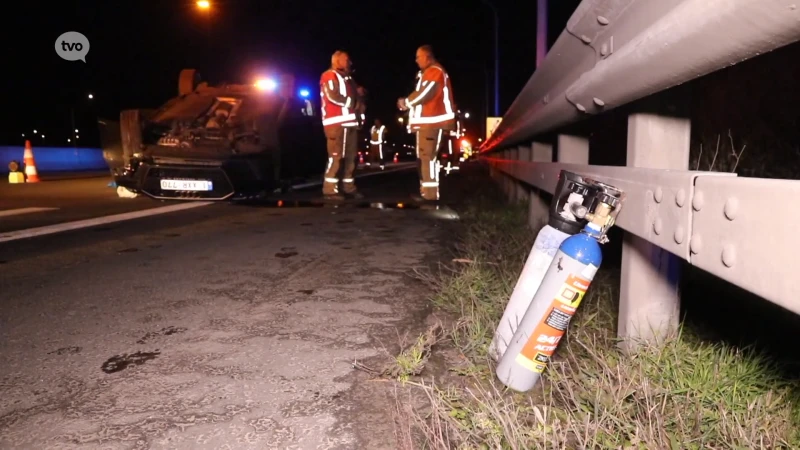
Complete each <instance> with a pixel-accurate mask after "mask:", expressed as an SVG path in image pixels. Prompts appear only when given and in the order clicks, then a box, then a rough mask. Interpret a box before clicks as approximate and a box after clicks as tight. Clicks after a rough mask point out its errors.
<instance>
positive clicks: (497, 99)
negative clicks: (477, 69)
mask: <svg viewBox="0 0 800 450" xmlns="http://www.w3.org/2000/svg"><path fill="white" fill-rule="evenodd" d="M482 1H483V3H485V4H486V5H487V6H489V8H491V10H492V14H494V116H495V117H500V38H499V36H500V19H499V17H498V15H497V8H495V7H494V5H493V4H492V3H491V2H489V0H482Z"/></svg>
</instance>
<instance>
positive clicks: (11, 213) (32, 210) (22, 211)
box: [0, 208, 58, 217]
mask: <svg viewBox="0 0 800 450" xmlns="http://www.w3.org/2000/svg"><path fill="white" fill-rule="evenodd" d="M56 209H58V208H17V209H7V210H5V211H0V217H8V216H17V215H20V214H30V213H35V212H41V211H54V210H56Z"/></svg>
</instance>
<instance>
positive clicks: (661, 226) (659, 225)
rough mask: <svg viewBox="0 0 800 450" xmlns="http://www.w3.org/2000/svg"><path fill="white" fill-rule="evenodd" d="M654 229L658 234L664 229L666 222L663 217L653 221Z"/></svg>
mask: <svg viewBox="0 0 800 450" xmlns="http://www.w3.org/2000/svg"><path fill="white" fill-rule="evenodd" d="M653 231H655V232H656V234H658V235H660V234H661V232H662V231H664V222H663V221H662V220H661V219H656V221H655V222H653Z"/></svg>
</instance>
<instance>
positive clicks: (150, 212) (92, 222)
mask: <svg viewBox="0 0 800 450" xmlns="http://www.w3.org/2000/svg"><path fill="white" fill-rule="evenodd" d="M401 164H408V165H407V166H406V165H403V166H402V167H400V165H401ZM411 167H414V163H400V164H398V167H395V168H393V169H390V170H382V171H380V172H374V173H363V174H359V175H356V176H355V178H365V177H370V176H374V175H382V174H386V173H392V172H399V171H401V170H407V169H409V168H411ZM321 184H322V181H319V182H311V183H305V184H297V185H294V186H292V188H294V189H302V188H304V187H311V186H317V185H321ZM214 203H219V202H208V201H199V202H192V203H181V204H177V205H170V206H164V207H161V208H151V209H145V210H143V211H133V212H129V213H123V214H114V215H111V216H105V217H95V218H92V219H85V220H76V221H74V222H65V223H57V224H54V225H46V226H43V227H37V228H28V229H26V230H17V231H9V232H7V233H0V242H9V241H16V240H18V239H27V238H32V237H36V236H44V235H47V234H54V233H61V232H64V231H72V230H79V229H81V228H88V227H95V226H97V225H104V224H107V223H114V222H122V221H125V220H132V219H139V218H141V217H148V216H155V215H158V214H165V213H169V212H174V211H183V210H186V209H192V208H197V207H200V206H206V205H212V204H214ZM54 209H58V208H21V209H12V210H8V211H0V216H4V215H6V216H10V215H15V214H25V213H30V212H37V211H45V210H54Z"/></svg>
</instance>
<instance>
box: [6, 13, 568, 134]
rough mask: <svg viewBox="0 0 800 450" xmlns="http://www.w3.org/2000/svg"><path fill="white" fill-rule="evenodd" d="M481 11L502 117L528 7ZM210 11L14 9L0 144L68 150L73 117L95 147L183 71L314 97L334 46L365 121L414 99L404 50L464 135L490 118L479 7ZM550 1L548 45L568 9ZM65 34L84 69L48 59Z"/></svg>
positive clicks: (527, 42) (515, 83)
mask: <svg viewBox="0 0 800 450" xmlns="http://www.w3.org/2000/svg"><path fill="white" fill-rule="evenodd" d="M492 2H493V4H494V5H495V7H496V9H497V11H498V15H499V19H500V79H501V92H500V107H501V113H502V112H503V111H505V109H507V108H508V107H509V106H510V105H511V103H512V102H513V100H514V98H515V97H516V95H517V94H518V93H519V91H520V90H521V89H522V87H523V85H524V84H525V83H526V82H527V81H528V79H529V78H530V76H531V74H532V73H533V71H534V69H535V54H536V46H535V44H536V36H535V33H536V31H535V28H536V2H535V1H533V0H528V1H525V2H520V1H513V0H492ZM211 3H212V7H211V10H210V11H207V12H203V11H201V10H199V9H198V8H197V6H196V4H195V1H194V0H172V1H168V0H164V1H160V0H128V1H108V0H106V1H88V0H86V1H79V0H66V1H62V2H52V3H51V2H44V1H28V2H15V4H14V9H15V13H14V14H13V15H10V16H6V17H7V20H13V21H14V22H17V23H19V24H20V26H23V27H26V28H22V29H27V32H26V33H22V34H21V33H19V32H14V34H13V35H11V34H10V33H11V31H10V29H9V28H8V27H6V29H5V32H4V34H5V35H6V36H4V39H6V42H15V43H16V44H15V45H13V46H10V47H9V46H7V48H10V52H11V55H10V58H9V57H8V56H7V57H6V61H7V62H10V63H11V64H12V65H13V67H6V70H4V71H3V72H4V75H3V76H4V78H5V79H6V82H5V83H3V84H4V86H3V90H4V92H3V99H4V104H5V105H6V106H7V107H9V108H10V109H6V114H4V115H3V116H4V118H5V121H4V122H5V123H4V125H3V126H2V127H0V128H2V129H1V130H0V132H2V134H0V138H1V139H2V140H1V141H0V144H2V145H21V144H22V143H23V142H24V141H23V139H24V138H22V133H26V136H27V137H28V138H30V137H31V136H32V131H33V129H34V128H35V129H37V130H38V131H39V133H40V134H42V133H44V134H45V136H46V138H45V141H44V142H42V141H41V138H38V137H37V138H34V139H33V140H32V141H33V143H34V145H39V146H42V145H47V146H71V145H72V144H68V143H67V141H66V140H67V138H68V137H70V134H71V133H70V130H71V128H72V126H71V117H70V111H71V110H74V116H75V121H76V127H77V128H78V129H85V130H87V133H86V134H84V135H83V136H81V138H82V140H81V142H80V145H82V146H90V145H92V146H93V145H97V143H96V142H92V141H95V139H96V129H97V126H96V119H97V118H98V117H101V118H111V119H115V120H116V118H118V117H119V111H120V110H121V109H127V108H155V107H158V106H160V105H161V104H163V103H164V102H165V101H166V100H167V99H169V98H170V97H172V96H175V95H177V84H178V73H179V72H180V70H181V69H183V68H187V67H191V68H196V69H198V70H199V72H200V74H201V76H202V77H203V79H204V80H207V81H209V82H210V83H212V84H213V83H218V82H232V83H251V82H252V81H253V80H255V78H256V77H258V76H259V75H260V74H263V73H268V72H269V71H270V70H271V69H277V70H283V71H289V72H292V73H294V74H295V76H296V77H297V79H298V81H299V82H298V87H300V86H303V87H308V88H310V89H311V90H312V92H313V93H314V94H315V98H318V97H316V92H317V89H318V88H317V84H318V80H319V76H320V74H321V73H322V71H324V70H325V69H327V68H328V66H329V64H330V55H331V54H332V53H333V51H335V50H336V49H339V48H341V49H345V50H347V51H348V52H350V54H351V58H352V59H353V61H354V63H355V69H356V73H355V74H354V78H356V80H357V81H358V82H359V83H360V84H362V85H363V86H365V87H366V88H367V89H368V90H369V92H370V104H369V109H368V111H367V114H368V117H369V119H370V120H371V119H372V118H375V117H377V118H381V119H382V120H383V121H384V122H385V123H387V125H391V126H397V125H398V124H397V122H396V114H397V111H396V109H395V106H394V103H395V100H396V99H397V97H400V96H404V95H406V94H408V93H409V92H410V90H411V89H412V86H413V82H414V76H415V74H416V71H417V70H418V69H417V67H416V65H415V63H414V52H415V49H416V48H417V47H418V46H419V45H421V44H426V43H427V44H431V45H433V46H434V49H435V50H436V53H437V56H438V57H439V60H440V61H441V62H442V64H443V65H444V66H445V67H446V68H447V69H448V71H449V72H450V75H451V77H452V82H453V89H454V92H455V97H456V102H457V104H458V106H459V108H460V109H461V110H462V111H469V112H470V113H471V119H472V120H471V122H472V123H468V124H467V125H466V126H467V128H468V129H470V128H471V130H469V131H470V132H477V133H480V132H481V131H482V129H483V123H484V121H483V118H484V111H485V110H486V97H487V89H488V95H489V99H488V100H489V111H490V114H491V112H492V111H491V108H492V105H493V97H492V96H493V90H492V83H493V76H494V72H493V71H494V66H493V61H494V60H493V58H494V56H493V38H494V34H493V28H492V27H493V15H492V10H491V9H490V8H489V7H488V6H487V5H486V4H484V3H483V2H482V1H481V0H460V1H456V0H427V1H424V0H406V1H391V0H389V1H384V2H368V1H360V2H357V1H352V0H332V1H327V2H313V1H285V0H216V1H215V0H211ZM550 3H551V4H550V7H549V8H550V13H549V22H550V25H549V30H548V31H549V33H548V35H549V41H550V45H552V43H553V42H554V41H555V40H556V38H557V37H558V35H559V34H560V33H561V31H562V30H563V28H564V26H565V24H566V22H567V20H568V19H569V17H570V15H571V14H572V12H573V11H574V9H575V8H576V7H577V5H578V4H579V3H580V2H579V0H557V1H551V2H550ZM520 4H526V5H528V6H526V7H522V8H521V7H520V6H519V5H520ZM17 9H19V11H16V10H17ZM15 28H16V27H15ZM66 31H78V32H81V33H83V34H84V35H86V36H87V37H88V39H89V42H90V44H91V49H90V51H89V54H88V55H87V58H86V61H87V63H85V64H84V63H83V62H80V61H78V62H69V61H64V60H62V59H61V58H59V57H58V56H57V55H56V53H55V40H56V38H57V37H58V36H59V35H61V34H62V33H63V32H66ZM9 40H11V41H9ZM89 93H91V94H93V96H94V99H92V100H89V99H88V94H89ZM11 105H13V106H11ZM397 131H399V129H398V130H397ZM476 136H477V134H476Z"/></svg>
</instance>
